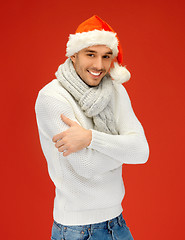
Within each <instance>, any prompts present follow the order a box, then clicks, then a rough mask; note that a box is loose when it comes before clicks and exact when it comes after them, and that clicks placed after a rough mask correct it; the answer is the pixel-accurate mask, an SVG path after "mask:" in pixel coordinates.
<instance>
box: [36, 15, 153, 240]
mask: <svg viewBox="0 0 185 240" xmlns="http://www.w3.org/2000/svg"><path fill="white" fill-rule="evenodd" d="M66 52H67V53H66V56H67V57H68V58H67V60H66V61H65V63H64V64H62V65H60V66H59V68H58V71H57V72H56V77H57V79H55V80H53V81H51V82H50V83H49V84H47V85H46V86H45V87H44V88H43V89H42V90H41V91H40V92H39V95H38V98H37V101H36V107H35V109H36V117H37V124H38V129H39V135H40V141H41V146H42V149H43V152H44V155H45V157H46V159H47V163H48V171H49V174H50V177H51V179H52V181H53V182H54V184H55V187H56V196H55V201H54V223H53V228H52V237H51V239H54V240H59V239H60V240H61V239H66V240H68V239H71V240H75V239H92V240H93V239H106V240H108V239H114V240H117V239H123V240H124V239H125V240H126V239H127V240H131V239H133V238H132V235H131V233H130V231H129V228H128V227H127V225H126V223H125V220H124V219H123V216H122V206H121V202H122V200H123V197H124V194H125V189H124V184H123V180H122V164H124V163H127V164H139V163H145V162H146V161H147V159H148V155H149V148H148V144H147V141H146V138H145V134H144V131H143V128H142V126H141V124H140V122H139V121H138V119H137V118H136V116H135V114H134V112H133V110H132V107H131V103H130V100H129V97H128V94H127V92H126V90H125V88H124V87H123V86H122V83H123V82H125V81H127V80H129V78H130V73H129V72H128V70H127V69H126V68H125V67H122V66H121V62H122V51H121V46H120V43H119V40H118V37H117V35H116V33H115V32H114V31H113V29H112V28H111V27H110V26H109V25H108V24H107V23H106V22H104V21H103V20H102V19H100V18H99V17H97V16H93V17H91V18H90V19H88V20H86V21H85V22H83V23H82V24H80V26H79V27H78V28H77V30H76V33H75V34H71V35H70V37H69V41H68V43H67V50H66Z"/></svg>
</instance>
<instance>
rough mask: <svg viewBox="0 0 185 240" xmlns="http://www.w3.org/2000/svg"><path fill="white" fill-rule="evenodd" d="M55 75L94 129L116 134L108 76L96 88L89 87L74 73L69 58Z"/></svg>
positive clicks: (111, 87)
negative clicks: (92, 123) (91, 121)
mask: <svg viewBox="0 0 185 240" xmlns="http://www.w3.org/2000/svg"><path fill="white" fill-rule="evenodd" d="M55 75H56V77H57V79H58V81H59V82H60V83H61V84H62V86H63V87H64V88H65V89H66V90H67V91H68V92H69V93H70V94H71V95H72V96H73V97H74V98H75V100H76V101H77V102H78V104H79V105H80V107H81V109H82V110H83V111H84V114H85V115H86V116H87V117H92V119H93V122H94V125H95V127H94V129H96V130H98V131H100V132H105V133H109V134H115V135H116V134H118V132H117V130H116V124H115V119H114V115H113V111H112V107H111V98H112V93H113V83H112V79H111V77H110V76H109V75H106V76H104V77H103V79H102V81H101V82H100V84H99V85H98V86H96V87H89V86H88V85H87V84H86V83H85V82H84V81H83V80H82V79H81V78H80V77H79V76H78V74H77V73H76V71H75V69H74V66H73V63H72V61H71V59H70V58H68V59H67V60H66V61H65V62H64V64H61V65H60V66H59V68H58V71H57V72H56V74H55Z"/></svg>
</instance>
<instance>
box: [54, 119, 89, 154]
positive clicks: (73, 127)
mask: <svg viewBox="0 0 185 240" xmlns="http://www.w3.org/2000/svg"><path fill="white" fill-rule="evenodd" d="M61 119H62V121H63V122H64V123H65V124H67V125H68V126H69V127H70V128H69V129H67V130H66V131H64V132H61V133H59V134H57V135H55V136H54V137H53V139H52V140H53V142H55V147H56V148H58V151H59V152H63V156H64V157H66V156H68V155H69V154H71V153H74V152H77V151H80V150H82V149H83V148H86V147H87V146H89V145H90V143H91V140H92V131H91V130H87V129H85V128H83V127H81V126H80V125H79V124H78V123H77V122H75V121H72V120H71V119H69V118H67V117H66V116H64V115H61Z"/></svg>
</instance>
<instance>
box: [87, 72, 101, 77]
mask: <svg viewBox="0 0 185 240" xmlns="http://www.w3.org/2000/svg"><path fill="white" fill-rule="evenodd" d="M89 72H90V73H91V74H92V75H94V76H98V75H100V73H95V72H91V71H89Z"/></svg>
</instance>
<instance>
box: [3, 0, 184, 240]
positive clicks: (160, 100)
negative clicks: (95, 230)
mask: <svg viewBox="0 0 185 240" xmlns="http://www.w3.org/2000/svg"><path fill="white" fill-rule="evenodd" d="M184 9H185V2H184V1H180V0H176V1H158V0H157V1H147V0H140V1H136V0H135V1H123V0H120V1H119V0H118V1H111V2H108V1H105V0H104V1H100V0H94V1H80V2H79V1H74V0H71V1H65V2H63V1H59V0H52V1H47V0H45V1H44V0H38V1H23V0H17V1H13V0H11V1H10V0H7V1H2V2H1V10H0V11H1V14H0V16H1V21H0V25H1V44H0V48H1V94H0V97H1V112H2V114H1V161H0V167H1V174H0V177H1V198H0V202H1V210H0V212H1V223H0V226H1V239H14V240H18V239H27V240H33V239H35V240H36V239H43V240H44V239H50V232H51V225H52V211H53V197H54V187H53V184H52V182H51V180H50V179H49V176H48V172H47V165H46V161H45V159H44V156H43V154H42V151H41V148H40V144H39V138H38V133H37V126H36V121H35V113H34V104H35V100H36V97H37V93H38V91H39V90H40V89H41V88H42V87H43V86H44V85H45V84H47V83H48V82H49V81H51V80H52V79H53V78H54V73H55V71H56V70H57V68H58V66H59V64H61V63H62V62H63V61H64V60H65V44H66V42H67V38H68V35H69V33H73V32H74V31H75V29H76V27H77V26H78V25H79V24H80V23H81V22H82V21H84V20H85V19H87V18H89V17H91V16H92V15H94V14H97V15H99V16H100V17H101V18H102V19H104V20H105V21H107V22H108V23H109V24H110V25H111V26H112V27H113V28H114V29H115V30H116V31H117V32H118V35H119V38H120V40H121V43H122V47H123V51H124V64H126V65H127V68H128V69H129V70H130V71H131V73H132V78H131V80H130V81H129V82H128V83H126V84H125V87H126V89H127V91H128V93H129V96H130V98H131V101H132V105H133V108H134V111H135V113H136V115H137V117H138V118H139V120H140V121H141V123H142V125H143V126H144V129H145V133H146V136H147V139H148V142H149V146H150V157H149V161H148V162H147V163H146V164H145V165H124V166H123V176H124V181H125V186H126V196H125V199H124V201H123V208H124V217H125V219H126V221H127V224H128V225H129V227H130V229H131V232H132V234H133V236H134V239H136V240H148V239H150V240H156V239H158V240H159V239H161V240H162V239H170V240H172V239H185V233H184V213H185V193H184V180H185V177H184V175H185V174H184V167H185V163H184V162H185V158H184V149H185V146H184V130H185V127H184V123H185V113H184V106H185V104H184V103H185V102H184V92H185V73H184V57H185V34H184V30H185V11H184Z"/></svg>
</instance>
